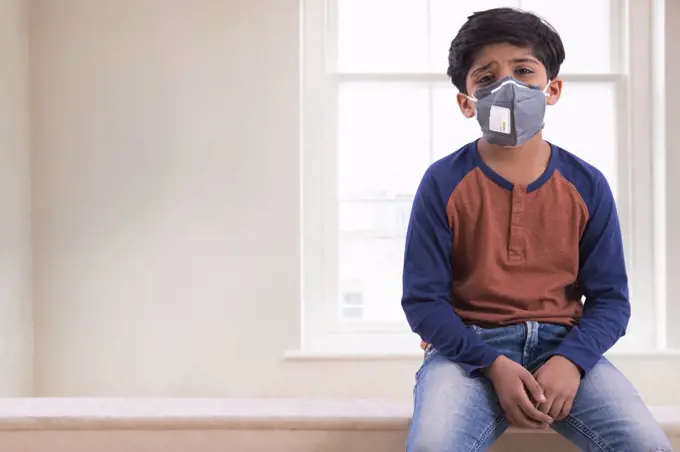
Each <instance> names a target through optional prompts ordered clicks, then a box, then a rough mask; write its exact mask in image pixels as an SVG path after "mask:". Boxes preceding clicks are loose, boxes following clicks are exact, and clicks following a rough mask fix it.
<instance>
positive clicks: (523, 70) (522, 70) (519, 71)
mask: <svg viewBox="0 0 680 452" xmlns="http://www.w3.org/2000/svg"><path fill="white" fill-rule="evenodd" d="M515 73H516V74H517V75H529V74H533V73H534V71H533V70H531V69H529V68H528V67H521V68H519V69H516V70H515Z"/></svg>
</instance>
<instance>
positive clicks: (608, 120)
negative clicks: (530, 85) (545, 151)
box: [544, 82, 618, 194]
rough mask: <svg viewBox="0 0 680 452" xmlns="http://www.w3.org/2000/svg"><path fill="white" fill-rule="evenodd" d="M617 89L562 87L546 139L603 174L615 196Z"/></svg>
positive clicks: (589, 85)
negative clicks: (560, 96)
mask: <svg viewBox="0 0 680 452" xmlns="http://www.w3.org/2000/svg"><path fill="white" fill-rule="evenodd" d="M616 114H617V109H616V85H615V84H613V83H574V82H572V83H565V84H564V90H563V92H562V98H561V99H560V101H559V102H558V103H557V104H556V105H554V106H549V107H548V110H547V113H546V119H545V132H544V136H545V139H546V140H548V141H550V142H552V143H554V144H556V145H558V146H560V147H562V148H564V149H566V150H568V151H569V152H571V153H572V154H576V155H577V156H579V157H580V158H582V159H583V160H585V161H587V162H588V163H590V164H592V165H595V167H597V168H598V169H599V170H600V171H602V172H603V173H604V175H605V176H606V178H607V180H608V181H609V184H610V185H611V187H612V191H613V192H614V193H615V194H616V193H617V191H616V190H617V177H616V176H617V174H616V173H617V169H616V168H617V156H616V154H617V149H618V143H617V134H618V132H617V128H616V123H617V121H616Z"/></svg>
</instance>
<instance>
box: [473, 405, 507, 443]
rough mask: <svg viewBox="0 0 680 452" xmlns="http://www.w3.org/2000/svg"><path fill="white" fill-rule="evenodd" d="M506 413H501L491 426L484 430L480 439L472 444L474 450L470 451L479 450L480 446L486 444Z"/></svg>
mask: <svg viewBox="0 0 680 452" xmlns="http://www.w3.org/2000/svg"><path fill="white" fill-rule="evenodd" d="M504 417H505V415H504V414H501V415H499V416H498V417H497V418H496V419H495V420H494V421H493V422H492V423H491V425H489V427H488V428H487V429H486V430H484V432H483V433H482V434H481V435H480V437H479V439H478V440H477V442H476V443H475V444H474V446H472V450H470V452H477V451H478V450H479V448H480V447H481V446H482V444H484V441H486V440H487V439H488V438H489V436H491V434H492V433H493V432H494V431H495V430H496V429H497V428H498V426H499V425H501V423H502V422H503V419H504Z"/></svg>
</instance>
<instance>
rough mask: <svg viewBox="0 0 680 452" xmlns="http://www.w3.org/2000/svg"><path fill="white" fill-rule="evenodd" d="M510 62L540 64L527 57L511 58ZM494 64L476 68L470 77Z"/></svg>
mask: <svg viewBox="0 0 680 452" xmlns="http://www.w3.org/2000/svg"><path fill="white" fill-rule="evenodd" d="M510 62H511V63H534V64H540V62H539V61H538V60H537V59H536V58H533V57H529V56H525V57H520V58H513V59H512V60H510ZM494 63H495V61H492V62H491V63H488V64H485V65H484V66H480V67H478V68H476V69H475V70H473V71H472V72H471V73H470V75H475V74H476V73H478V72H484V71H486V70H488V69H489V68H491V66H493V65H494Z"/></svg>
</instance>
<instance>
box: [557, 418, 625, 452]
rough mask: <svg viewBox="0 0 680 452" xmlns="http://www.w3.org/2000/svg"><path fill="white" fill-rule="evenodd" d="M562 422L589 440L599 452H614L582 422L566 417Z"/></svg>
mask: <svg viewBox="0 0 680 452" xmlns="http://www.w3.org/2000/svg"><path fill="white" fill-rule="evenodd" d="M564 422H565V424H567V425H568V426H570V427H572V428H574V429H575V430H576V431H577V432H578V433H581V434H583V435H584V436H585V437H586V438H588V439H589V440H591V441H592V442H593V443H594V444H595V445H596V446H597V447H599V448H600V450H602V451H604V452H614V451H613V449H612V448H610V447H609V446H608V445H607V443H605V442H604V440H603V439H602V438H600V436H599V435H598V434H597V433H595V432H593V431H592V430H590V429H589V428H588V427H586V425H585V424H584V423H583V422H581V421H579V420H578V419H576V418H575V417H573V416H567V417H566V418H565V419H564Z"/></svg>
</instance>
